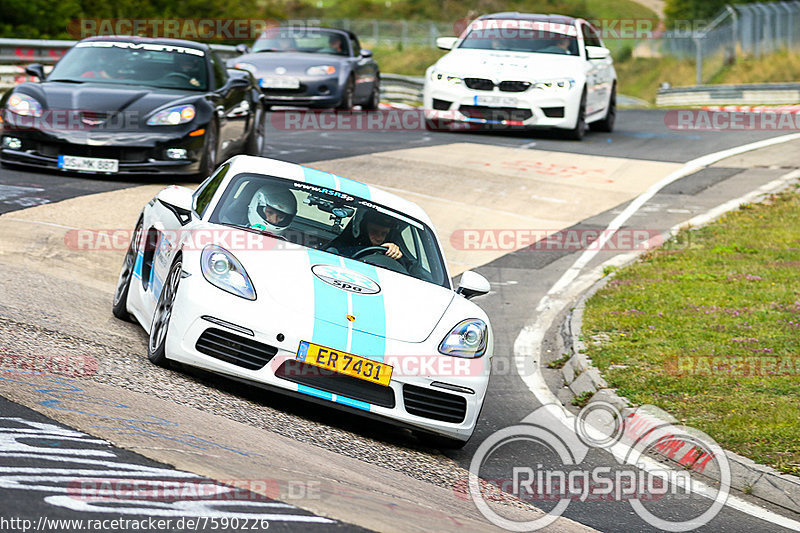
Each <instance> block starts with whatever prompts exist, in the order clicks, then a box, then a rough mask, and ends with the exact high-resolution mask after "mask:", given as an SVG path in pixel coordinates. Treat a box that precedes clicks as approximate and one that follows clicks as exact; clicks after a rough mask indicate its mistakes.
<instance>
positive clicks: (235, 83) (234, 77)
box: [225, 68, 251, 89]
mask: <svg viewBox="0 0 800 533" xmlns="http://www.w3.org/2000/svg"><path fill="white" fill-rule="evenodd" d="M228 74H229V75H230V78H228V82H227V83H226V84H225V88H226V89H238V88H244V87H250V83H251V82H250V73H249V72H246V71H241V70H239V69H236V68H229V69H228Z"/></svg>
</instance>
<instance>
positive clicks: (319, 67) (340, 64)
mask: <svg viewBox="0 0 800 533" xmlns="http://www.w3.org/2000/svg"><path fill="white" fill-rule="evenodd" d="M241 46H244V45H241ZM242 51H244V52H247V50H246V47H243V49H242ZM228 65H229V66H232V67H236V68H239V69H244V70H248V71H250V72H251V73H252V74H253V76H255V78H256V79H258V85H259V87H261V91H262V92H263V93H264V103H265V104H267V105H290V106H307V107H318V108H319V107H338V108H339V109H351V108H352V107H353V106H354V105H361V106H362V107H363V108H364V109H377V108H378V103H379V102H380V82H381V80H380V72H379V69H378V64H377V63H376V62H375V60H374V59H373V58H372V52H371V51H370V50H367V49H365V48H361V45H360V44H359V42H358V37H356V36H355V34H354V33H352V32H349V31H344V30H333V29H328V28H307V27H285V28H267V29H266V30H265V31H264V33H263V34H262V35H261V36H260V37H259V38H258V39H257V40H256V42H255V43H254V44H253V49H252V50H251V51H250V52H249V53H245V55H242V56H240V57H237V58H233V59H229V60H228Z"/></svg>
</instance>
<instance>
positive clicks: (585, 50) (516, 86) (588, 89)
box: [424, 13, 617, 140]
mask: <svg viewBox="0 0 800 533" xmlns="http://www.w3.org/2000/svg"><path fill="white" fill-rule="evenodd" d="M437 45H438V46H439V48H442V49H445V50H451V52H450V53H448V54H447V55H445V56H444V57H442V58H441V59H440V60H439V61H438V62H436V64H434V65H433V66H431V67H430V68H428V70H427V71H426V73H425V89H424V106H425V115H426V118H427V119H428V121H429V124H431V123H432V124H434V125H435V127H442V126H443V125H453V124H454V123H462V124H466V125H470V126H473V127H483V128H492V127H494V128H498V127H500V128H517V127H523V128H556V129H559V130H563V131H564V132H565V135H566V136H567V137H569V138H572V139H576V140H580V139H581V138H583V136H584V134H585V132H586V128H587V125H591V127H592V129H595V130H597V131H611V130H612V129H613V127H614V120H615V118H616V111H617V110H616V91H617V75H616V72H615V71H614V66H613V63H612V60H611V56H610V52H609V50H608V49H607V48H605V47H604V46H603V42H602V41H601V40H600V37H599V35H598V33H597V31H596V29H595V28H594V27H593V26H592V25H591V24H590V23H589V22H587V21H585V20H583V19H574V18H570V17H563V16H558V15H527V14H520V13H497V14H494V15H485V16H483V17H480V18H479V19H477V20H475V21H474V22H472V23H471V24H470V25H469V26H468V27H467V28H466V30H464V32H463V33H462V35H461V36H460V37H458V38H455V37H440V38H439V39H438V41H437Z"/></svg>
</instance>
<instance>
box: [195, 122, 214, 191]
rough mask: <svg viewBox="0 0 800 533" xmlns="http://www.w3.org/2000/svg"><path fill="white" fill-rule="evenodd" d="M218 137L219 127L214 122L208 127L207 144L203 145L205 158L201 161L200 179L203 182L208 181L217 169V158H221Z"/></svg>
mask: <svg viewBox="0 0 800 533" xmlns="http://www.w3.org/2000/svg"><path fill="white" fill-rule="evenodd" d="M218 137H219V135H218V134H217V125H216V124H214V123H213V122H212V123H211V124H209V125H208V133H207V134H206V143H205V145H203V157H202V158H201V159H200V171H199V172H198V177H199V178H200V179H201V180H203V179H206V178H207V177H208V176H210V175H211V173H212V172H214V170H216V168H217V157H218V156H219V140H218Z"/></svg>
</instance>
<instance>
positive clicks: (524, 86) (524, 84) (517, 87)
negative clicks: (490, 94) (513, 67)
mask: <svg viewBox="0 0 800 533" xmlns="http://www.w3.org/2000/svg"><path fill="white" fill-rule="evenodd" d="M497 87H498V88H499V89H500V90H501V91H505V92H507V93H521V92H525V91H527V90H528V89H530V87H531V84H530V82H528V81H501V82H500V85H498V86H497Z"/></svg>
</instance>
